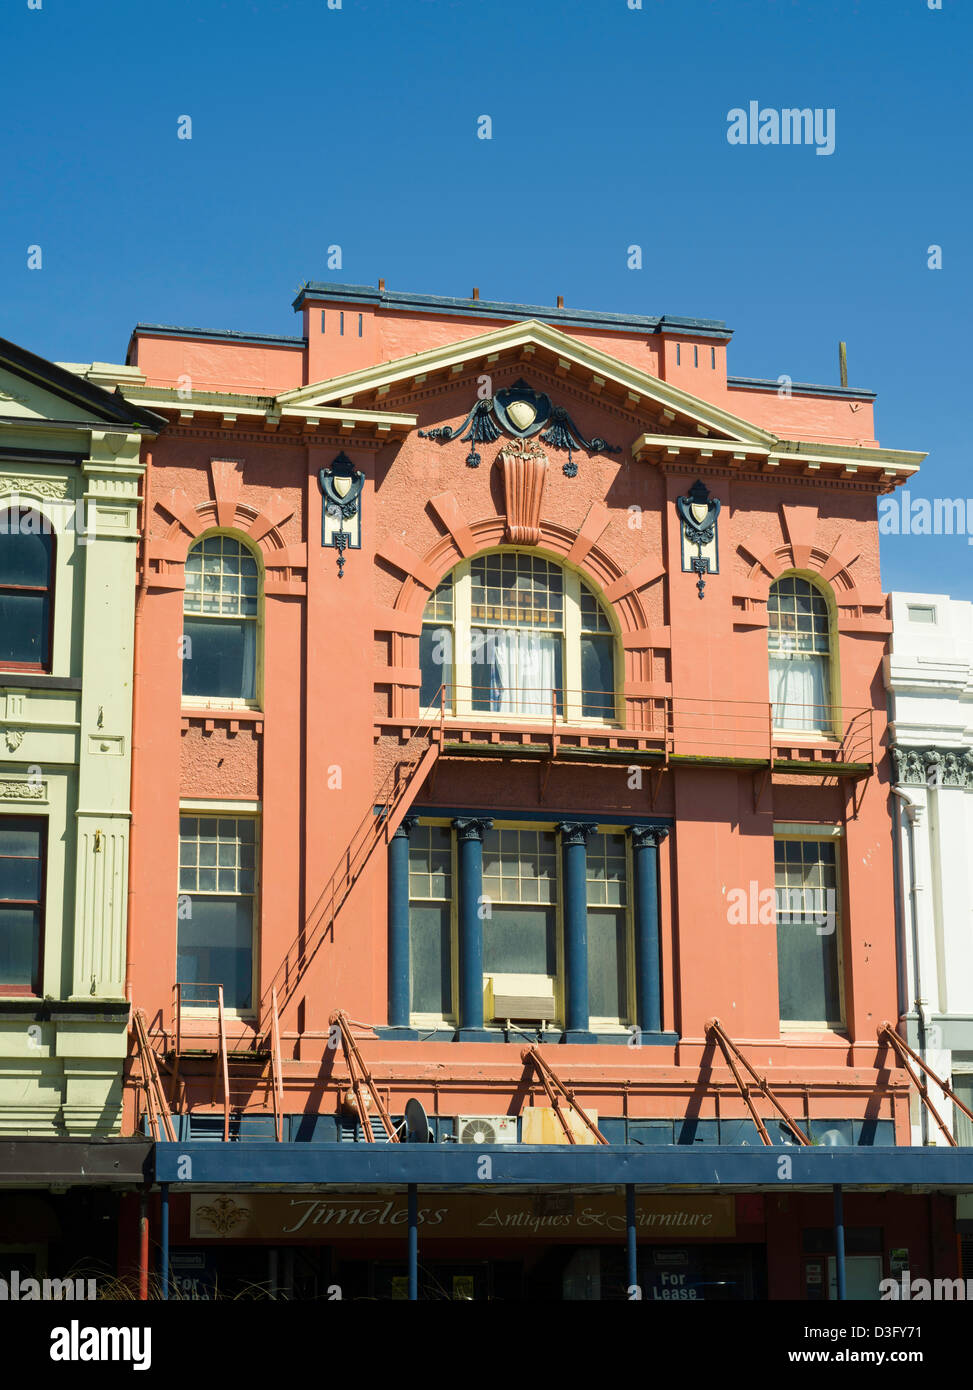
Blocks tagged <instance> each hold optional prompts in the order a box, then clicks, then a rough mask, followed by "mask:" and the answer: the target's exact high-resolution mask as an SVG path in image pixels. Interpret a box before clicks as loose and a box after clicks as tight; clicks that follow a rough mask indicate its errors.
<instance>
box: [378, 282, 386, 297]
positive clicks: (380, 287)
mask: <svg viewBox="0 0 973 1390" xmlns="http://www.w3.org/2000/svg"><path fill="white" fill-rule="evenodd" d="M378 292H379V294H384V293H385V281H384V280H379V282H378Z"/></svg>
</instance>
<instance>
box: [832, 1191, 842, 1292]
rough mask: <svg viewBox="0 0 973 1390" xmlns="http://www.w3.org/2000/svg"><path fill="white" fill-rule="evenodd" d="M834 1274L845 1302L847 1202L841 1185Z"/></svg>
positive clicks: (836, 1195)
mask: <svg viewBox="0 0 973 1390" xmlns="http://www.w3.org/2000/svg"><path fill="white" fill-rule="evenodd" d="M834 1272H835V1282H836V1283H837V1285H838V1290H837V1292H838V1301H839V1302H840V1303H844V1302H845V1201H844V1194H843V1192H842V1191H841V1183H840V1182H836V1183H835V1185H834Z"/></svg>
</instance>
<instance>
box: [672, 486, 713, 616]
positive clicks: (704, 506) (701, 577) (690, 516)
mask: <svg viewBox="0 0 973 1390" xmlns="http://www.w3.org/2000/svg"><path fill="white" fill-rule="evenodd" d="M720 506H721V503H720V500H719V498H718V497H711V496H710V491H709V488H708V487H707V486H706V484H705V483H704V482H703V480H702V479H701V478H697V480H696V482H695V483H693V485H692V487H691V488H690V489H689V492H688V493H687V494H686V496H685V497H677V498H676V511H677V512H678V513H679V519H680V521H681V523H682V567H683V571H684V572H692V573H693V574H695V575H696V588H697V590H698V592H699V597H700V598H702V597H703V590H704V589H705V587H706V578H705V576H706V575H708V574H719V572H720V554H719V545H718V539H717V531H716V518H717V517H718V516H719V514H720Z"/></svg>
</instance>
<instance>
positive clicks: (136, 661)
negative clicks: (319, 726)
mask: <svg viewBox="0 0 973 1390" xmlns="http://www.w3.org/2000/svg"><path fill="white" fill-rule="evenodd" d="M151 480H152V454H151V452H148V453H146V455H145V474H144V476H143V480H142V555H141V564H140V566H139V577H138V588H137V589H136V591H135V623H134V628H133V632H132V746H131V749H130V750H129V751H130V754H131V767H130V770H129V790H128V809H129V815H130V819H129V823H128V824H129V838H128V920H127V921H126V924H125V998H126V999H127V1000H128V1002H129V1005H131V1004H132V953H133V941H134V935H135V933H134V925H135V874H134V872H133V870H134V867H135V860H134V856H133V849H132V846H133V843H134V839H135V836H134V835H133V833H132V832H133V830H134V828H135V769H136V764H137V762H138V758H137V756H136V750H137V748H138V746H139V737H138V698H139V685H140V672H141V666H140V659H141V641H140V637H141V630H142V605H143V601H144V599H145V595H146V593H147V591H148V587H149V524H150V521H151V517H152V497H151Z"/></svg>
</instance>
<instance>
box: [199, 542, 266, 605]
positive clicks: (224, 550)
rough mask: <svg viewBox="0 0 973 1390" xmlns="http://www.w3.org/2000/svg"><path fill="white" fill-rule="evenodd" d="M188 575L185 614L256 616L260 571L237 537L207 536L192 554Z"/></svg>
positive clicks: (251, 555)
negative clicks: (200, 578)
mask: <svg viewBox="0 0 973 1390" xmlns="http://www.w3.org/2000/svg"><path fill="white" fill-rule="evenodd" d="M186 571H187V579H186V593H185V596H184V599H183V611H184V612H185V613H212V614H214V615H215V614H221V615H223V616H224V617H244V616H249V617H255V616H256V613H257V591H258V588H259V571H258V569H257V561H256V559H255V558H254V556H253V554H252V553H251V552H250V551H249V550H248V549H247V547H246V546H245V545H244V544H243V543H242V542H241V541H238V540H236V539H235V538H234V537H233V536H206V537H205V538H204V539H203V540H201V541H197V542H196V544H195V545H194V546H193V547H192V549H191V550H190V552H189V554H188V556H187V557H186ZM200 576H201V577H202V584H201V585H200V583H199V577H200Z"/></svg>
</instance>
